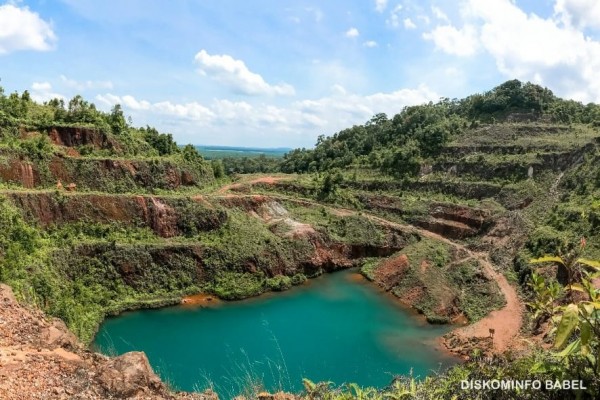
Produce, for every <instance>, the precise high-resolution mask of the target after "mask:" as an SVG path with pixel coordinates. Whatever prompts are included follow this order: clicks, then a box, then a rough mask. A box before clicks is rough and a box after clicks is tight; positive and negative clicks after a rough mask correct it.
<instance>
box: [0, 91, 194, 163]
mask: <svg viewBox="0 0 600 400" xmlns="http://www.w3.org/2000/svg"><path fill="white" fill-rule="evenodd" d="M57 126H76V127H88V128H93V129H96V130H98V131H101V132H103V133H104V134H106V135H107V136H109V137H110V138H112V139H114V140H115V141H116V142H118V143H119V146H118V148H111V149H103V150H102V151H100V150H99V149H94V148H91V147H85V146H82V147H81V148H80V149H78V150H79V151H80V153H81V154H82V155H94V154H98V155H108V156H143V157H155V156H171V155H181V156H183V157H184V158H186V160H190V159H194V160H201V159H202V157H201V156H200V155H199V154H197V151H196V149H195V148H194V147H193V146H191V145H188V146H186V147H183V148H181V147H179V146H178V145H177V143H176V142H175V141H174V139H173V136H172V135H171V134H168V133H160V132H159V131H158V130H156V129H155V128H153V127H150V126H146V127H141V128H137V127H134V126H133V124H132V121H131V118H126V117H125V114H124V112H123V109H122V108H121V105H119V104H117V105H115V106H113V107H112V109H111V110H110V111H109V112H104V111H101V110H99V109H98V108H96V106H95V105H94V103H91V102H89V101H87V100H85V99H84V98H83V97H82V96H80V95H77V96H75V97H73V98H72V99H71V100H69V101H68V102H65V100H64V99H59V98H54V99H51V100H49V101H46V102H44V103H43V104H40V103H38V102H36V101H34V100H33V99H32V98H31V95H30V94H29V92H28V91H27V90H25V91H24V92H23V93H22V94H19V93H17V92H13V93H10V94H8V95H7V94H6V93H5V92H4V89H3V88H2V87H1V86H0V142H4V143H11V142H13V143H14V142H16V141H17V140H18V139H19V138H20V130H22V129H24V130H27V131H46V130H48V129H51V128H53V127H57ZM40 146H43V144H41V145H40Z"/></svg>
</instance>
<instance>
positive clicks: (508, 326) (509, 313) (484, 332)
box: [217, 176, 523, 353]
mask: <svg viewBox="0 0 600 400" xmlns="http://www.w3.org/2000/svg"><path fill="white" fill-rule="evenodd" d="M281 179H282V178H278V177H271V176H267V177H263V178H258V179H254V180H250V181H246V182H245V183H246V184H248V183H249V184H251V183H254V182H268V183H274V182H277V181H279V180H281ZM229 186H230V187H229V188H231V187H235V184H234V185H229ZM229 188H227V187H226V189H225V190H228V189H229ZM217 193H221V191H219V192H217ZM272 197H273V198H274V199H277V198H279V199H281V200H287V201H302V203H303V204H305V205H306V204H313V205H315V206H319V207H326V208H327V209H329V211H330V212H332V213H333V214H335V215H339V216H349V215H356V214H358V213H357V211H355V210H351V209H347V208H343V207H331V206H325V205H323V204H320V203H316V202H314V201H312V200H307V199H302V200H299V199H295V198H290V197H287V196H272ZM361 215H362V216H364V217H366V218H369V219H370V220H372V221H375V222H378V223H380V224H382V225H387V226H389V227H392V228H395V229H398V230H402V231H405V232H412V233H417V234H419V235H421V236H423V237H427V238H431V239H434V240H438V241H441V242H443V243H446V244H448V245H450V246H453V247H454V248H456V249H458V250H460V251H462V252H464V253H465V254H466V257H465V258H466V259H469V258H472V259H476V260H478V261H479V262H480V265H481V266H482V268H483V272H484V274H485V275H486V276H487V277H488V278H489V279H493V280H494V281H496V283H497V284H498V287H499V288H500V291H501V292H502V294H503V295H504V298H505V300H506V304H505V305H504V307H503V308H501V309H500V310H495V311H492V312H491V313H490V314H488V315H487V316H486V317H485V318H483V319H481V320H479V321H478V322H476V323H474V324H472V325H468V326H465V327H461V328H457V329H455V330H454V331H452V332H451V333H450V335H451V336H454V337H455V338H458V339H459V341H460V342H462V343H467V342H469V341H471V339H475V340H477V339H486V338H489V337H490V329H493V330H495V332H494V337H493V342H492V351H493V352H494V353H502V352H504V351H506V350H507V349H508V348H510V347H511V346H513V345H515V344H516V343H515V341H516V340H515V339H516V338H517V337H518V336H519V331H520V330H521V325H522V318H523V305H522V303H521V301H520V300H519V296H518V294H517V292H516V290H515V288H513V287H512V286H511V284H510V283H508V281H507V280H506V278H505V277H504V275H502V274H501V273H499V272H497V271H496V270H495V268H494V266H493V265H492V264H491V263H490V262H489V260H488V257H487V255H486V254H483V253H475V252H472V251H471V250H469V249H467V248H466V247H465V246H463V245H461V244H459V243H456V242H453V241H452V240H450V239H447V238H445V237H443V236H440V235H438V234H436V233H433V232H430V231H428V230H425V229H422V228H418V227H416V226H413V225H408V224H399V223H396V222H392V221H388V220H386V219H384V218H381V217H378V216H376V215H372V214H368V213H365V212H364V211H363V212H362V213H361ZM444 345H445V346H446V347H448V348H449V349H451V350H452V347H453V346H452V345H451V344H450V343H449V340H444Z"/></svg>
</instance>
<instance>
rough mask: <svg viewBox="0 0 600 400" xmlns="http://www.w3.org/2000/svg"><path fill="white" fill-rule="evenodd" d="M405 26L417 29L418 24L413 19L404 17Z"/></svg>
mask: <svg viewBox="0 0 600 400" xmlns="http://www.w3.org/2000/svg"><path fill="white" fill-rule="evenodd" d="M403 23H404V28H406V29H416V28H417V25H415V23H414V22H412V20H411V19H410V18H404V21H403Z"/></svg>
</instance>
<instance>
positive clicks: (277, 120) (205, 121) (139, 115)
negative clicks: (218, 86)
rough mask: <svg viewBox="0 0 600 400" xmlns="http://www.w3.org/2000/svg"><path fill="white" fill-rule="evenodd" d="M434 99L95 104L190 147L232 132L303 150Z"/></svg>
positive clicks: (125, 100)
mask: <svg viewBox="0 0 600 400" xmlns="http://www.w3.org/2000/svg"><path fill="white" fill-rule="evenodd" d="M437 99H439V96H438V95H437V94H436V93H435V92H433V91H432V90H430V89H429V88H428V87H427V86H419V87H418V88H416V89H401V90H397V91H395V92H391V93H374V94H371V95H367V96H363V95H358V94H354V93H350V92H349V91H347V90H346V89H345V88H344V87H343V86H341V85H339V84H335V85H333V86H332V87H331V94H330V95H328V96H326V97H322V98H318V99H307V100H302V101H294V102H291V103H289V104H286V105H283V106H281V105H273V104H265V103H258V104H253V103H250V102H246V101H231V100H227V99H219V100H213V101H212V102H211V103H210V104H206V105H205V104H200V103H197V102H190V103H184V104H178V103H172V102H170V101H161V102H150V101H147V100H139V99H136V98H134V97H133V96H117V95H114V94H104V95H99V96H96V100H97V101H98V102H99V103H100V104H102V105H104V106H106V107H112V106H113V105H115V104H117V103H119V104H121V105H122V106H123V108H124V110H125V112H126V113H132V114H133V115H134V116H135V120H136V123H137V124H141V125H144V124H150V125H157V127H158V128H159V129H165V128H166V129H167V130H169V131H171V132H172V133H174V134H176V135H177V136H178V137H180V138H184V140H189V141H190V142H194V143H207V141H212V142H213V143H219V142H221V143H223V142H224V141H227V140H228V138H227V136H228V135H226V134H225V132H231V135H233V136H232V137H233V138H237V140H238V141H237V144H238V145H239V144H245V145H250V144H252V141H250V140H249V139H248V138H249V137H255V138H256V137H258V136H257V135H261V137H262V138H263V140H268V142H269V143H271V145H285V144H288V145H289V144H291V143H294V144H298V145H306V143H313V141H314V140H315V139H316V137H317V136H318V135H319V134H322V133H325V134H332V133H334V132H336V131H339V130H341V129H344V128H347V127H350V126H352V125H355V124H361V123H364V122H366V121H367V120H369V119H370V118H371V117H372V116H373V115H374V114H377V113H380V112H385V113H388V114H389V115H393V114H395V113H398V112H399V111H400V110H401V109H402V108H403V107H404V106H407V105H413V104H419V103H424V102H428V101H434V100H437ZM189 132H202V133H206V134H207V135H208V134H209V133H210V132H219V136H218V137H216V138H215V136H214V134H212V135H211V136H206V137H203V136H198V137H192V136H190V133H189ZM202 133H200V135H201V134H202ZM282 134H285V135H286V136H282ZM266 136H268V137H266ZM234 143H235V142H234ZM234 143H231V144H234Z"/></svg>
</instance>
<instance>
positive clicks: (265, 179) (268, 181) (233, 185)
mask: <svg viewBox="0 0 600 400" xmlns="http://www.w3.org/2000/svg"><path fill="white" fill-rule="evenodd" d="M286 179H290V178H289V177H285V176H271V175H268V176H261V177H258V178H254V179H250V180H242V181H240V182H235V183H230V184H229V185H225V186H221V187H220V188H219V190H217V191H216V192H215V194H225V193H227V192H228V191H230V190H231V189H236V188H240V187H242V186H244V185H254V184H257V183H266V184H268V185H273V184H275V183H277V182H279V181H283V180H286Z"/></svg>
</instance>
